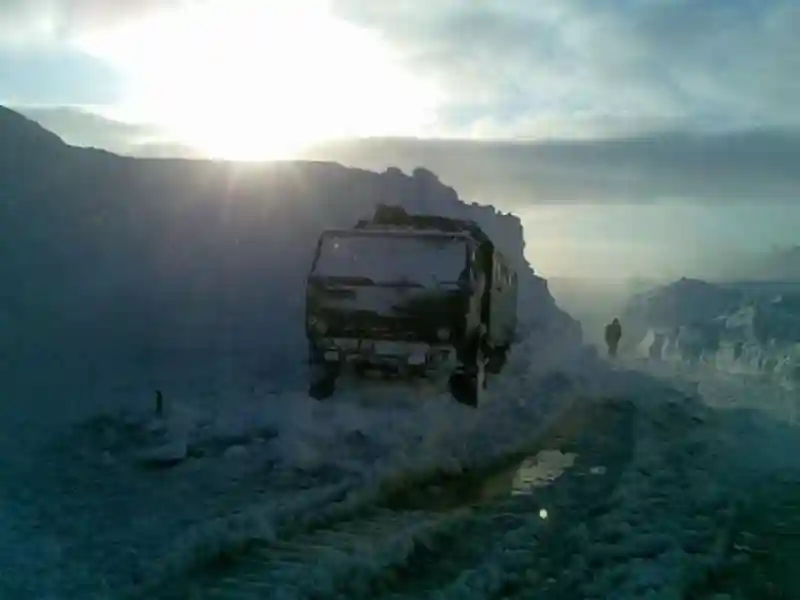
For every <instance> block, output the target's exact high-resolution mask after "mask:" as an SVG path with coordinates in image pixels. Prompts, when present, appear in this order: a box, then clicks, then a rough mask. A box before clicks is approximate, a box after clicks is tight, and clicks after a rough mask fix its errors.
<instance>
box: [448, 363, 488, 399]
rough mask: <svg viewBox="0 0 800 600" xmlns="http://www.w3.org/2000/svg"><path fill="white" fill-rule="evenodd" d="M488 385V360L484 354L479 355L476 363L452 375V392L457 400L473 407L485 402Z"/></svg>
mask: <svg viewBox="0 0 800 600" xmlns="http://www.w3.org/2000/svg"><path fill="white" fill-rule="evenodd" d="M487 385H488V381H487V378H486V361H485V360H484V359H483V355H482V354H480V355H479V356H478V357H477V360H476V361H475V364H473V365H469V366H468V367H467V368H466V369H465V370H464V371H460V372H457V373H453V375H452V376H451V377H450V393H451V394H452V395H453V398H454V399H455V401H456V402H459V403H460V404H463V405H465V406H469V407H472V408H477V407H479V406H480V405H481V404H482V403H483V399H484V394H485V390H486V387H487Z"/></svg>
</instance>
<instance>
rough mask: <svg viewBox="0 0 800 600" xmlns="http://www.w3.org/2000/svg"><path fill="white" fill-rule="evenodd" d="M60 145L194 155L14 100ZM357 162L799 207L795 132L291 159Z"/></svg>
mask: <svg viewBox="0 0 800 600" xmlns="http://www.w3.org/2000/svg"><path fill="white" fill-rule="evenodd" d="M17 110H19V112H22V113H24V114H25V115H26V116H28V117H30V118H32V119H34V120H36V121H38V122H39V123H41V124H42V125H43V126H45V127H46V128H48V129H50V130H52V131H53V132H54V133H56V134H58V135H60V136H61V137H62V138H63V139H64V140H65V141H66V142H67V143H71V144H74V145H80V146H95V147H99V148H104V149H106V150H110V151H113V152H117V153H121V154H128V155H133V156H142V157H144V156H146V157H169V156H177V157H184V158H185V157H199V156H200V155H199V152H198V151H196V150H194V149H192V148H190V147H187V146H185V145H182V144H180V143H179V142H177V141H176V140H172V139H170V138H169V137H167V136H166V135H165V134H164V132H163V131H161V130H160V129H159V128H157V127H154V126H148V125H137V124H132V123H125V122H122V121H117V120H114V119H108V118H105V117H103V116H102V115H101V114H97V113H96V112H92V110H91V107H89V108H86V107H84V108H81V107H58V106H45V107H21V108H18V109H17ZM298 158H299V159H305V160H326V161H336V162H341V163H343V164H346V165H350V166H355V167H361V168H366V169H374V170H383V169H385V168H387V167H389V166H397V167H400V168H401V169H403V170H405V171H410V170H412V169H414V168H415V167H417V166H423V167H426V168H428V169H430V170H432V171H434V172H435V173H436V174H437V175H439V177H440V178H441V179H442V181H444V182H446V183H447V184H448V185H452V186H454V187H455V188H456V189H457V190H458V191H459V193H460V194H461V196H462V197H463V198H466V199H468V200H475V201H479V202H487V203H494V204H496V205H498V206H501V207H503V208H505V209H521V208H525V207H529V206H533V205H548V204H555V205H558V204H601V205H602V204H664V203H678V204H680V203H683V204H709V205H725V204H726V203H727V204H731V203H757V204H758V203H762V204H765V203H771V204H793V205H795V206H800V196H799V195H798V190H800V171H798V170H797V168H796V165H797V164H799V163H800V130H786V131H775V130H767V129H765V130H749V131H743V132H733V133H688V132H661V133H658V134H650V135H645V136H637V137H625V138H616V139H595V140H570V141H546V142H535V141H529V142H520V141H497V140H495V141H493V140H484V141H479V140H446V139H438V140H434V139H412V138H371V139H361V140H345V141H336V142H328V143H324V144H320V145H317V146H315V147H312V148H309V149H307V150H306V151H304V152H301V154H300V155H299V156H298Z"/></svg>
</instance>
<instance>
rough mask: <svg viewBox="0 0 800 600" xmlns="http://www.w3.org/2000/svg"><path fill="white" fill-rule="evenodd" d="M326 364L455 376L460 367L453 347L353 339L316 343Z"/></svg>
mask: <svg viewBox="0 0 800 600" xmlns="http://www.w3.org/2000/svg"><path fill="white" fill-rule="evenodd" d="M314 348H315V351H316V352H315V354H317V356H319V357H320V358H321V359H322V360H323V361H324V362H325V363H328V364H337V365H339V366H341V367H348V366H353V367H355V366H361V367H367V368H375V369H379V370H388V371H398V372H405V371H418V372H421V373H423V374H428V373H431V374H432V373H438V372H452V371H453V370H455V368H456V366H457V365H458V360H457V356H456V355H457V352H456V348H455V347H454V346H453V345H452V344H447V343H445V344H429V343H426V342H405V341H388V340H371V339H353V338H324V339H320V340H316V341H315V342H314Z"/></svg>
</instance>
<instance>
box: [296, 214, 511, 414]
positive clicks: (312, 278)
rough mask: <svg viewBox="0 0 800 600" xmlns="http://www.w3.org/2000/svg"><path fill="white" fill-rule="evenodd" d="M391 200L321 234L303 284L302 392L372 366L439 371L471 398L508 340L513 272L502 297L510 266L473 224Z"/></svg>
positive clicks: (320, 391)
mask: <svg viewBox="0 0 800 600" xmlns="http://www.w3.org/2000/svg"><path fill="white" fill-rule="evenodd" d="M391 208H392V210H391V211H388V214H387V211H386V210H385V209H384V211H383V212H381V210H380V209H379V211H377V212H376V216H375V218H373V219H372V220H370V221H361V222H359V224H357V225H356V227H354V228H352V229H340V230H326V231H323V232H322V234H321V235H320V237H319V240H318V243H317V247H316V251H315V253H314V259H313V261H312V265H311V270H310V272H309V274H308V278H307V286H306V323H305V327H306V337H307V339H308V345H309V357H308V359H309V394H310V395H311V396H312V397H315V398H317V399H323V398H326V397H329V396H330V395H332V394H333V393H334V392H335V387H336V381H337V379H338V377H339V375H340V374H341V373H342V372H343V371H344V370H345V369H352V371H353V372H355V373H356V374H358V373H362V372H364V371H365V370H366V369H371V370H378V371H380V372H381V373H383V374H385V375H386V376H394V377H401V378H404V377H426V378H437V377H439V376H441V375H444V376H446V377H448V380H449V384H450V389H451V392H452V394H453V396H454V397H455V399H456V400H458V401H459V402H462V403H464V404H467V405H470V406H476V405H477V404H478V403H479V400H480V396H481V393H482V390H483V389H484V388H485V387H486V373H487V370H489V371H494V372H497V371H499V369H500V368H502V363H504V362H505V356H506V353H507V352H508V347H509V346H510V342H511V339H512V338H513V329H514V327H515V325H516V287H515V284H516V281H515V280H516V276H515V275H514V276H513V280H514V289H513V294H509V293H507V294H506V301H505V302H503V301H502V298H501V295H500V294H499V291H502V290H501V289H500V288H501V287H505V288H509V289H510V287H511V283H512V277H511V275H512V273H511V271H510V270H509V269H508V268H507V265H505V263H504V262H497V259H496V258H495V257H494V256H493V255H492V253H491V252H490V250H493V247H492V248H489V246H487V241H488V238H485V237H482V236H481V235H476V234H475V231H470V228H469V227H465V224H467V225H469V223H471V222H461V221H456V220H453V219H444V218H442V217H431V216H418V215H415V216H410V215H407V214H406V213H405V211H402V209H400V211H402V212H399V211H398V209H397V207H391ZM498 256H499V255H498ZM506 291H508V290H506ZM493 292H496V293H495V295H494V297H495V299H496V306H495V310H494V312H493V311H492V306H491V299H492V294H493ZM511 296H513V302H512V301H511V300H512V298H511ZM498 307H500V310H498ZM509 311H511V312H513V318H509V317H510V315H507V314H506V313H508V312H509ZM492 325H494V330H493V329H492ZM492 334H494V335H492Z"/></svg>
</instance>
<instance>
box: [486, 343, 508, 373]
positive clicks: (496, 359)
mask: <svg viewBox="0 0 800 600" xmlns="http://www.w3.org/2000/svg"><path fill="white" fill-rule="evenodd" d="M507 360H508V348H507V347H506V346H501V347H499V348H492V352H491V354H490V358H489V362H488V363H487V365H486V370H487V371H488V372H489V373H491V374H492V375H497V374H498V373H500V372H501V371H502V370H503V368H504V367H505V366H506V361H507Z"/></svg>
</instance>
